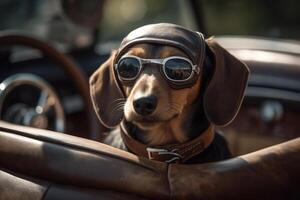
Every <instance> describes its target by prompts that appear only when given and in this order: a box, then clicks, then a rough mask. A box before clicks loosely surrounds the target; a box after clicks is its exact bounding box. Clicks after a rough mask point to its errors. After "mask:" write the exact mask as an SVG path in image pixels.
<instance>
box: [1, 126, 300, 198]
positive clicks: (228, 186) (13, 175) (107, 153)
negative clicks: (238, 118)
mask: <svg viewBox="0 0 300 200" xmlns="http://www.w3.org/2000/svg"><path fill="white" fill-rule="evenodd" d="M0 169H1V170H2V171H0V199H1V200H2V199H5V200H7V199H14V200H18V199H31V200H34V199H142V198H146V199H195V198H197V199H299V197H300V192H299V186H300V170H299V169H300V138H298V139H295V140H292V141H289V142H286V143H283V144H280V145H277V146H273V147H270V148H268V149H264V150H261V151H258V152H255V153H252V154H248V155H244V156H241V157H237V158H234V159H230V160H227V161H223V162H216V163H208V164H201V165H180V164H171V165H167V164H165V163H161V162H156V161H150V160H147V159H143V158H139V157H137V156H135V155H133V154H130V153H127V152H124V151H122V150H119V149H115V148H112V147H109V146H106V145H103V144H100V143H98V142H94V141H90V140H86V139H83V138H77V137H74V136H69V135H64V134H61V133H55V132H51V131H46V130H39V129H33V128H27V127H21V126H16V125H11V124H7V123H4V122H0Z"/></svg>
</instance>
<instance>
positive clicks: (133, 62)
mask: <svg viewBox="0 0 300 200" xmlns="http://www.w3.org/2000/svg"><path fill="white" fill-rule="evenodd" d="M150 63H151V64H152V63H154V64H158V65H161V69H162V72H163V74H164V76H165V78H167V80H169V81H171V82H175V83H179V82H185V81H188V80H189V79H191V78H192V77H193V75H194V73H196V74H199V73H200V69H199V67H197V65H193V63H192V61H190V60H189V59H187V58H184V57H180V56H171V57H167V58H162V59H144V58H140V57H137V56H131V55H128V56H123V57H122V58H121V59H120V60H119V61H118V63H117V64H115V70H116V72H117V74H118V77H119V79H120V80H123V81H134V80H136V79H137V78H138V76H139V75H140V73H141V71H142V68H143V65H144V64H150Z"/></svg>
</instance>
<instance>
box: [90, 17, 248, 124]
mask: <svg viewBox="0 0 300 200" xmlns="http://www.w3.org/2000/svg"><path fill="white" fill-rule="evenodd" d="M142 43H152V44H161V45H169V46H174V47H176V48H179V49H180V50H182V51H184V52H185V53H186V54H187V55H188V56H189V58H190V60H191V61H192V62H193V64H196V65H198V67H199V68H200V69H202V68H205V67H206V66H205V65H206V63H205V60H206V58H209V60H211V62H212V65H213V72H212V75H211V77H209V83H208V85H207V87H206V88H204V91H201V92H204V95H203V99H201V101H203V106H204V111H205V115H206V117H207V119H208V120H209V121H210V122H211V123H213V124H215V125H221V126H223V125H226V124H228V123H230V122H231V121H232V120H233V119H234V117H235V116H236V114H237V112H238V110H239V108H240V105H241V102H242V100H243V97H244V91H245V88H246V85H247V80H248V76H249V69H248V67H247V66H246V65H245V64H244V63H242V62H241V61H240V60H238V59H237V58H235V57H234V56H233V55H231V54H230V53H228V52H227V51H226V50H225V49H223V48H222V47H221V46H220V45H219V44H218V43H216V42H215V41H214V40H213V39H208V40H204V38H203V35H202V34H201V33H198V32H195V31H191V30H188V29H186V28H184V27H181V26H178V25H174V24H168V23H160V24H151V25H146V26H142V27H140V28H138V29H135V30H133V31H132V32H130V33H129V34H128V35H127V36H126V37H125V38H124V39H123V41H122V43H121V45H120V48H119V49H118V50H117V51H115V52H113V53H112V54H111V56H110V58H109V59H108V60H107V61H106V62H105V63H104V64H102V65H101V66H100V67H99V69H98V70H97V71H96V72H95V73H94V74H93V75H92V77H91V79H90V86H91V96H92V100H93V104H94V108H95V110H96V113H97V115H98V117H99V119H100V121H101V122H102V123H103V124H104V125H105V126H107V127H109V128H112V127H115V126H117V125H119V124H120V122H121V121H122V119H123V115H124V113H123V111H120V110H119V111H116V110H115V109H114V108H115V107H116V104H117V102H118V99H124V98H126V96H125V95H124V92H123V91H122V89H121V88H122V87H120V86H121V84H122V83H121V82H120V81H119V80H118V78H117V77H116V73H115V71H114V64H115V63H116V62H117V61H118V60H119V59H120V57H121V56H122V55H124V53H125V52H126V51H127V50H128V49H129V48H130V47H132V46H133V45H135V44H142ZM200 71H201V70H200ZM200 75H201V73H200ZM197 78H198V75H195V76H194V78H192V79H191V80H190V81H191V82H190V83H189V84H194V82H195V79H196V80H197ZM185 84H188V83H185ZM178 87H180V85H179V86H178ZM184 87H186V85H184ZM170 89H174V88H170ZM176 89H180V88H176ZM199 92H200V91H199ZM112 111H113V112H112Z"/></svg>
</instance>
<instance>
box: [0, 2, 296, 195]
mask: <svg viewBox="0 0 300 200" xmlns="http://www.w3.org/2000/svg"><path fill="white" fill-rule="evenodd" d="M129 5H130V6H129ZM299 6H300V3H297V2H295V1H292V0H289V1H284V2H283V1H280V0H277V1H274V2H272V1H264V2H261V1H258V0H256V1H250V0H249V1H243V2H240V1H238V0H234V1H223V3H221V2H219V1H216V0H213V1H208V0H201V1H197V0H189V1H180V0H176V1H172V0H163V1H160V2H157V3H156V4H155V3H154V2H153V1H150V0H123V1H121V0H112V1H104V0H103V1H102V0H101V1H100V0H89V1H80V0H47V1H41V0H30V1H26V2H25V1H21V0H3V1H1V3H0V10H1V12H0V13H1V14H0V16H1V15H2V18H1V20H0V63H1V67H0V199H5V200H10V199H11V200H18V199H28V200H29V199H30V200H33V199H87V200H89V199H221V198H224V199H299V198H300V193H299V188H300V172H299V168H300V156H299V155H300V154H299V153H300V139H299V136H300V124H298V123H299V119H300V43H299V39H300V27H298V25H297V24H299V22H300V15H299V13H298V8H299ZM266 10H267V11H268V12H266ZM233 11H234V12H233ZM235 11H236V12H235ZM233 13H234V14H233ZM255 13H256V14H255ZM274 19H276V20H274ZM162 21H165V22H172V23H177V24H181V25H184V26H186V27H189V28H191V29H194V30H199V31H201V32H203V33H204V34H205V36H206V38H209V37H211V36H214V37H215V39H216V40H217V41H218V43H219V44H220V45H221V46H223V47H224V48H225V49H227V50H228V51H229V52H230V53H231V54H233V55H234V56H236V57H237V58H239V59H240V60H241V61H243V62H244V63H246V64H247V66H248V67H249V69H250V73H251V75H250V78H249V80H248V87H247V89H246V92H245V97H244V101H243V104H242V106H241V108H240V111H239V113H238V114H237V116H236V118H235V120H234V121H233V122H232V123H231V124H229V125H228V126H225V127H217V129H218V130H220V131H221V132H222V133H223V135H224V136H225V137H226V139H227V140H228V143H229V147H230V150H231V151H232V153H233V156H234V158H232V159H229V160H225V161H220V162H214V163H205V164H195V165H189V166H188V165H182V164H170V165H168V164H167V163H162V162H157V161H152V160H148V159H145V158H141V157H138V156H135V155H133V154H131V153H128V152H125V151H122V150H119V149H116V148H113V147H110V146H107V145H104V144H102V143H101V141H102V140H103V138H104V137H105V135H104V134H103V133H104V132H107V131H108V130H109V129H107V128H105V127H104V126H103V125H101V123H100V122H99V120H98V118H97V116H96V114H95V111H94V109H93V105H92V103H91V98H90V93H89V84H88V79H89V77H90V76H91V74H92V73H93V72H94V71H95V70H96V69H97V68H98V67H99V66H100V65H101V64H102V63H103V62H104V61H105V60H106V59H107V58H108V57H109V55H110V52H111V50H112V49H115V48H117V47H118V45H119V44H120V40H121V38H122V37H124V36H125V35H126V34H127V33H128V32H129V31H130V30H132V29H134V28H136V27H138V26H141V25H144V24H149V23H155V22H162Z"/></svg>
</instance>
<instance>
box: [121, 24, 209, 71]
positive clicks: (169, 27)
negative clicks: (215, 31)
mask: <svg viewBox="0 0 300 200" xmlns="http://www.w3.org/2000/svg"><path fill="white" fill-rule="evenodd" d="M141 43H156V44H162V45H170V46H175V47H177V48H179V49H181V50H182V51H183V52H185V53H186V54H187V55H188V56H189V57H190V59H191V60H192V62H193V64H196V65H199V66H202V64H203V61H204V58H205V40H204V37H203V35H202V34H201V33H197V32H195V31H191V30H189V29H187V28H184V27H182V26H179V25H175V24H169V23H159V24H149V25H145V26H142V27H140V28H137V29H135V30H133V31H132V32H130V33H129V34H128V35H127V36H126V37H125V38H124V39H123V41H122V42H121V45H120V48H119V50H118V53H117V56H116V57H115V61H117V60H118V59H120V57H121V56H122V55H123V54H124V53H125V52H126V51H127V50H128V49H129V48H130V47H131V46H132V45H135V44H141ZM115 63H116V62H115Z"/></svg>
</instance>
